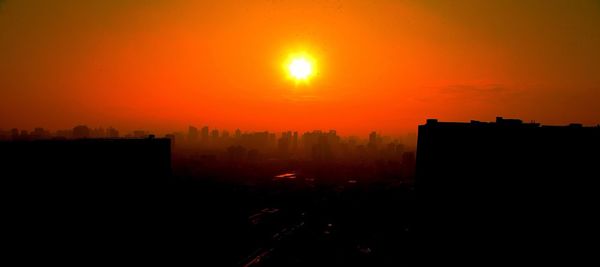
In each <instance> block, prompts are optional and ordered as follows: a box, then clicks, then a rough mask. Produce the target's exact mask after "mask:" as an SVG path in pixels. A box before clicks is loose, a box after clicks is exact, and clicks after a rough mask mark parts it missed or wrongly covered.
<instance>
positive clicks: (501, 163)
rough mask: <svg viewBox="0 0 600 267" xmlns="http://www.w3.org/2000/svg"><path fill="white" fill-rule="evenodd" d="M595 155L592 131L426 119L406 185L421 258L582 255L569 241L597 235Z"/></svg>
mask: <svg viewBox="0 0 600 267" xmlns="http://www.w3.org/2000/svg"><path fill="white" fill-rule="evenodd" d="M599 151H600V127H583V126H582V125H579V124H571V125H568V126H543V125H540V124H537V123H523V122H522V121H521V120H514V119H503V118H501V117H498V118H497V119H496V121H495V122H479V121H471V122H470V123H457V122H439V121H437V120H428V121H427V123H426V124H425V125H420V126H419V136H418V145H417V173H416V181H415V185H416V192H417V201H418V205H419V218H418V220H419V223H418V234H419V238H420V241H421V242H420V243H421V244H420V245H421V246H422V247H421V248H422V251H423V252H425V253H426V254H428V255H429V257H427V258H438V259H444V258H446V259H452V260H455V261H456V262H468V261H473V262H480V263H486V262H487V263H491V262H498V261H499V260H511V259H517V258H520V257H525V258H527V259H534V258H537V259H546V260H548V259H550V260H551V259H554V258H555V257H563V256H564V255H590V254H589V253H586V250H587V249H589V248H588V247H587V246H586V245H583V244H585V243H581V242H582V241H578V240H580V239H581V238H583V239H589V238H591V237H592V236H593V235H592V233H594V232H596V231H597V230H596V228H597V224H596V222H598V220H597V219H594V217H595V215H594V214H593V211H594V210H597V208H598V205H597V204H596V203H598V200H599V199H598V175H597V168H598V164H599V162H600V153H599ZM538 256H539V257H538ZM564 258H571V259H576V258H577V257H571V256H569V257H564ZM480 260H483V261H480Z"/></svg>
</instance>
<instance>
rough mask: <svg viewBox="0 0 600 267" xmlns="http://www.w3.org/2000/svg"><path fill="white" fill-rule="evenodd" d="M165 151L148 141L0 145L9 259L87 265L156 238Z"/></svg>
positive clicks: (166, 146) (162, 144)
mask: <svg viewBox="0 0 600 267" xmlns="http://www.w3.org/2000/svg"><path fill="white" fill-rule="evenodd" d="M170 149H171V146H170V140H169V139H154V138H152V139H78V140H39V141H13V142H0V172H1V182H2V189H1V190H2V197H3V200H4V204H5V206H4V207H5V209H4V216H5V217H4V218H5V220H3V224H4V229H5V230H6V235H5V241H6V242H7V243H8V244H9V247H10V249H9V250H8V252H9V254H11V253H15V255H16V257H18V258H22V259H26V260H34V259H44V261H46V262H51V261H52V259H61V260H73V261H76V258H77V257H85V258H87V260H86V262H90V260H92V259H96V260H100V259H103V258H107V256H109V255H110V256H111V257H115V255H120V254H119V253H120V252H123V251H126V250H127V249H129V250H132V249H133V247H140V246H141V245H143V244H146V243H148V242H147V241H148V240H151V239H156V238H157V235H156V234H153V235H151V234H148V233H150V232H152V229H157V228H158V226H159V225H161V224H162V223H163V222H165V221H166V219H164V218H161V216H159V215H160V214H164V209H165V208H164V200H165V199H164V195H165V193H166V191H165V190H163V189H164V186H165V185H166V184H167V181H168V179H169V178H170V175H171V151H170ZM154 232H156V230H154ZM163 232H164V231H163ZM16 253H25V254H24V255H17V254H16ZM34 255H35V256H34ZM130 255H131V254H130ZM92 262H96V261H95V260H93V261H92Z"/></svg>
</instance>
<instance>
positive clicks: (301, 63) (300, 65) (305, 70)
mask: <svg viewBox="0 0 600 267" xmlns="http://www.w3.org/2000/svg"><path fill="white" fill-rule="evenodd" d="M288 71H289V74H290V76H291V77H292V78H294V79H295V80H296V81H302V80H307V79H308V78H309V77H310V76H311V75H312V74H313V66H312V63H311V62H310V60H309V59H307V58H306V57H294V58H292V60H291V61H290V63H289V65H288Z"/></svg>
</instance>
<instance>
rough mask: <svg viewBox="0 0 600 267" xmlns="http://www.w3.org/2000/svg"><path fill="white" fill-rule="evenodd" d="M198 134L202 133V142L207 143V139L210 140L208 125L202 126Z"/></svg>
mask: <svg viewBox="0 0 600 267" xmlns="http://www.w3.org/2000/svg"><path fill="white" fill-rule="evenodd" d="M200 134H201V135H202V142H204V143H208V141H210V136H209V133H208V126H204V127H202V131H201V132H200Z"/></svg>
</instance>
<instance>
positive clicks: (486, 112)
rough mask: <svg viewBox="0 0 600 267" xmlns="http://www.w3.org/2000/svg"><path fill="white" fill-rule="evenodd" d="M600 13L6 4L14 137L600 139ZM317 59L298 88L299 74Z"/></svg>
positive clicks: (539, 6) (591, 5) (425, 5)
mask: <svg viewBox="0 0 600 267" xmlns="http://www.w3.org/2000/svg"><path fill="white" fill-rule="evenodd" d="M598 47H600V2H598V1H595V0H577V1H560V0H551V1H541V0H540V1H538V0H528V1H518V2H512V1H511V2H510V3H509V2H506V1H469V0H463V1H391V0H379V1H341V0H336V1H333V0H331V1H252V2H247V1H233V0H228V1H181V0H175V1H161V0H159V1H135V0H123V1H106V0H103V1H100V0H90V1H75V0H58V1H43V0H31V1H15V0H5V1H0V59H1V60H0V99H2V105H0V113H1V114H3V115H2V116H0V128H2V129H10V128H13V127H16V128H19V129H33V128H34V127H44V128H48V129H68V128H72V127H73V126H74V125H77V124H85V125H88V126H90V127H100V126H103V127H109V126H112V127H115V128H118V129H123V130H124V131H129V130H136V129H145V130H151V131H156V132H158V133H167V132H171V131H173V130H174V129H186V128H187V126H189V125H195V126H198V127H200V126H202V125H210V126H212V127H215V128H219V129H222V128H225V129H230V130H235V129H236V128H240V129H247V130H250V131H260V130H268V131H272V132H281V131H286V130H288V129H291V130H297V131H300V132H303V131H310V130H313V129H322V130H328V129H335V130H337V131H338V132H340V133H342V134H344V135H361V136H364V135H365V134H367V133H368V132H370V131H378V132H383V133H385V134H389V135H398V134H403V133H410V132H413V133H414V132H416V129H417V125H419V124H423V123H425V120H426V119H428V118H437V119H439V120H441V121H470V120H480V121H493V120H494V118H495V117H496V116H503V117H506V118H519V119H522V120H523V121H526V122H528V121H532V120H535V121H537V122H540V123H543V124H552V125H565V124H569V123H583V124H585V125H597V124H598V123H600V106H598V104H597V103H599V102H600V49H598ZM294 53H306V54H309V55H310V56H311V57H312V58H314V68H315V71H314V76H313V77H311V79H310V80H308V81H306V82H298V81H296V82H294V81H293V80H290V78H289V77H288V75H286V70H285V66H283V65H284V64H285V62H286V59H287V58H288V57H290V55H291V54H294Z"/></svg>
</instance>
